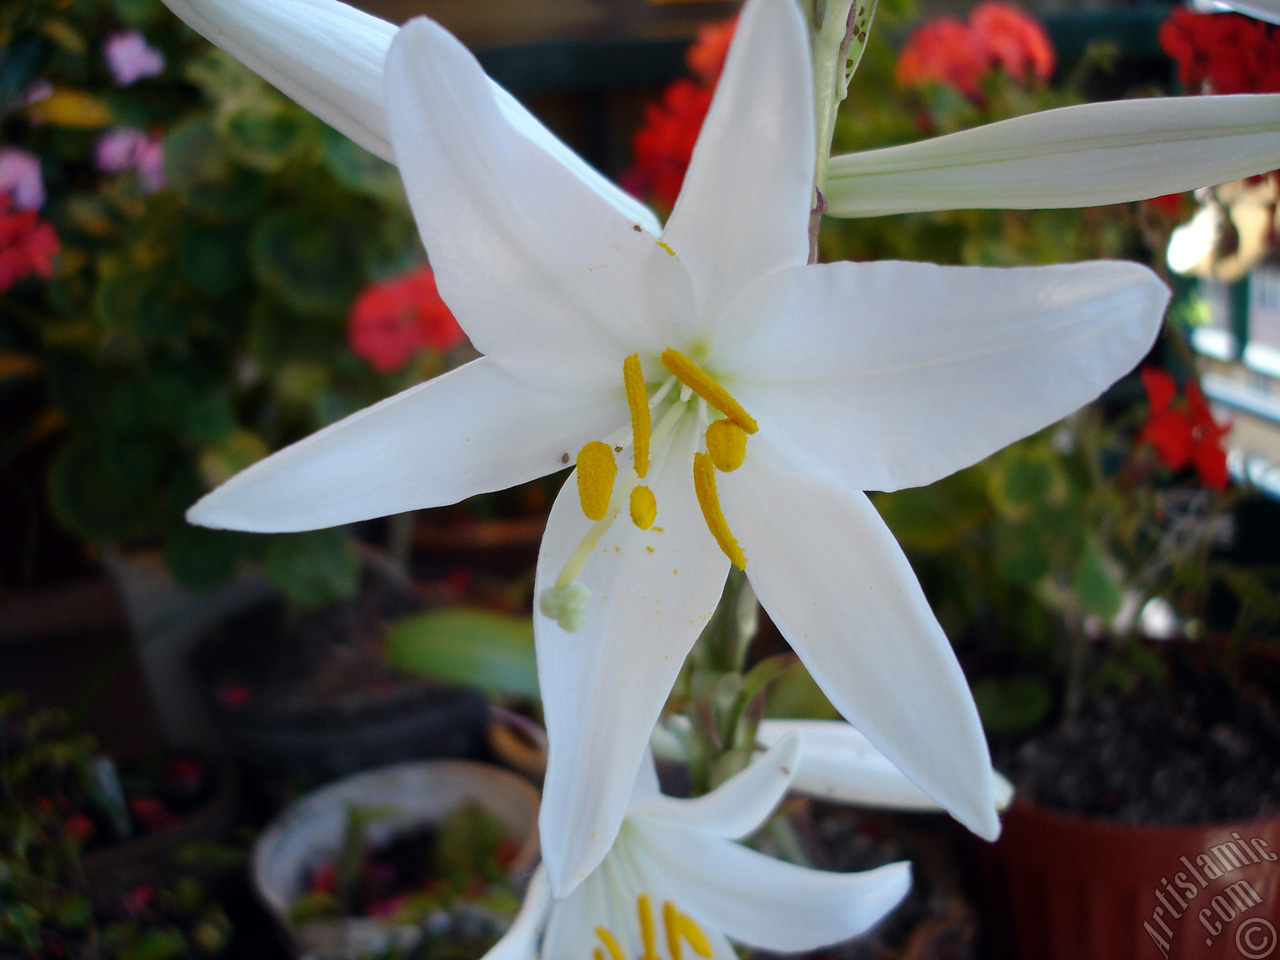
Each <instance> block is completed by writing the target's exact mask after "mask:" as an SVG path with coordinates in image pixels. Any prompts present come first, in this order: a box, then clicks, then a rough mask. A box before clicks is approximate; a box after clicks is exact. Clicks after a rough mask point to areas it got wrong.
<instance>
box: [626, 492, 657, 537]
mask: <svg viewBox="0 0 1280 960" xmlns="http://www.w3.org/2000/svg"><path fill="white" fill-rule="evenodd" d="M656 519H658V501H657V500H655V499H654V498H653V491H652V490H650V489H649V488H648V487H635V488H634V489H633V490H632V491H631V522H632V523H634V524H635V525H636V526H637V527H639V528H640V529H641V530H648V529H649V528H650V527H652V526H653V521H654V520H656Z"/></svg>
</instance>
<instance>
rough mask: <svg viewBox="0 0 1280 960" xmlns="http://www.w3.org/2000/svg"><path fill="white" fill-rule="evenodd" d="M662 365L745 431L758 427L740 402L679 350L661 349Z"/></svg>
mask: <svg viewBox="0 0 1280 960" xmlns="http://www.w3.org/2000/svg"><path fill="white" fill-rule="evenodd" d="M662 365H663V366H664V367H666V368H667V369H668V370H670V371H671V372H672V373H673V374H675V375H676V379H678V380H679V381H680V382H681V383H683V384H684V385H685V386H686V387H688V388H689V389H690V390H692V391H693V392H694V393H696V394H697V395H698V396H700V397H701V398H702V399H703V400H705V401H707V403H709V404H711V406H713V407H715V408H716V409H717V410H719V411H720V412H721V413H723V414H724V415H725V416H726V417H728V418H729V419H730V420H732V421H733V422H734V423H736V424H737V425H738V426H740V427H741V428H742V429H743V430H745V431H746V432H747V433H755V432H756V431H757V430H759V429H760V427H759V425H758V424H757V423H756V421H755V418H754V417H752V416H751V414H749V413H747V411H746V410H744V409H742V404H740V403H739V402H738V401H737V400H735V399H733V397H731V396H730V395H729V391H728V390H726V389H725V388H724V387H722V386H720V384H718V383H716V382H715V381H714V380H713V379H711V377H710V376H709V375H708V374H707V372H706V371H705V370H703V369H702V368H701V367H700V366H698V365H697V364H696V363H694V362H693V361H692V360H690V359H689V358H688V357H686V356H685V355H684V354H683V353H681V352H680V351H679V350H672V349H671V348H667V349H666V350H663V351H662Z"/></svg>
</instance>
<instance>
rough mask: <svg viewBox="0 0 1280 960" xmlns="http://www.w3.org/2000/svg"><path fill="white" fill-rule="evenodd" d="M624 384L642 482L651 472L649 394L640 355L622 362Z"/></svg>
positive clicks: (637, 468)
mask: <svg viewBox="0 0 1280 960" xmlns="http://www.w3.org/2000/svg"><path fill="white" fill-rule="evenodd" d="M622 382H623V383H624V384H625V385H626V388H627V406H629V407H630V408H631V437H632V441H633V443H634V446H635V464H636V476H637V477H639V478H640V479H641V480H643V479H644V475H645V474H646V473H648V472H649V433H650V430H651V425H650V421H649V394H648V392H647V391H646V390H645V388H644V371H643V370H641V368H640V354H638V353H633V354H632V355H631V356H629V357H627V359H626V360H624V361H623V362H622Z"/></svg>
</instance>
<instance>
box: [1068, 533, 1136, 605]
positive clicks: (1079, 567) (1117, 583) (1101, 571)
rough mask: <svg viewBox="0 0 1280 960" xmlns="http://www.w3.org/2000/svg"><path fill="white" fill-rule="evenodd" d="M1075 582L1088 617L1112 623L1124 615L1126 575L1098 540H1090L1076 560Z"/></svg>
mask: <svg viewBox="0 0 1280 960" xmlns="http://www.w3.org/2000/svg"><path fill="white" fill-rule="evenodd" d="M1071 580H1072V584H1073V586H1074V587H1075V591H1076V595H1077V596H1078V597H1079V598H1080V606H1081V609H1083V610H1084V611H1085V612H1086V613H1091V614H1093V615H1094V616H1096V617H1101V618H1102V619H1103V620H1110V619H1111V618H1112V617H1114V616H1115V615H1116V614H1117V613H1119V612H1120V606H1121V604H1122V603H1123V602H1124V573H1123V571H1122V570H1121V569H1120V565H1119V564H1118V563H1116V561H1115V560H1114V559H1113V558H1111V557H1110V556H1108V555H1106V554H1105V553H1104V552H1103V550H1102V547H1101V546H1100V545H1099V544H1098V543H1097V541H1096V540H1095V539H1094V538H1092V537H1090V538H1089V540H1088V542H1087V543H1086V544H1085V549H1084V550H1083V552H1081V554H1080V557H1079V558H1078V559H1077V560H1076V566H1075V569H1074V570H1073V571H1072V573H1071Z"/></svg>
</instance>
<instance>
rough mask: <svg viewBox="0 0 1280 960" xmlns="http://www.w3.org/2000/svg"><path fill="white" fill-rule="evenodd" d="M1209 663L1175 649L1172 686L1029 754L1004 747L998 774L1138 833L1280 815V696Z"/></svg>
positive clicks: (1089, 719) (1031, 792) (1033, 794)
mask: <svg viewBox="0 0 1280 960" xmlns="http://www.w3.org/2000/svg"><path fill="white" fill-rule="evenodd" d="M1201 653H1202V651H1198V650H1196V649H1195V647H1194V646H1192V645H1189V644H1188V645H1174V646H1172V647H1171V648H1170V650H1169V654H1168V657H1167V664H1168V675H1167V678H1166V682H1164V683H1159V684H1158V683H1154V682H1148V683H1144V684H1143V685H1142V686H1140V687H1139V688H1138V689H1137V690H1135V691H1134V692H1133V693H1132V694H1130V695H1128V696H1122V695H1120V694H1118V693H1111V692H1108V693H1104V694H1102V695H1099V696H1097V697H1095V698H1093V699H1092V700H1090V701H1089V702H1088V703H1087V704H1086V706H1085V707H1084V708H1083V709H1082V711H1081V713H1080V715H1079V716H1078V717H1077V718H1076V719H1075V720H1074V721H1072V722H1069V723H1062V724H1060V725H1059V726H1058V727H1056V728H1054V729H1052V730H1049V731H1047V732H1044V733H1041V734H1039V735H1037V736H1035V737H1033V738H1031V739H1029V740H1027V741H1025V742H1023V743H1021V744H1016V745H1015V744H995V745H994V747H995V749H994V751H993V752H994V753H995V756H996V766H997V768H999V769H1000V770H1001V771H1003V772H1004V773H1005V774H1006V775H1007V776H1008V777H1009V778H1010V779H1011V780H1012V781H1013V782H1014V784H1015V786H1016V787H1017V789H1018V792H1019V794H1020V795H1022V796H1024V797H1026V798H1028V799H1031V800H1034V801H1036V802H1038V803H1041V804H1043V805H1045V806H1048V807H1052V808H1054V809H1057V810H1062V811H1066V812H1069V813H1078V814H1083V815H1086V816H1095V817H1105V818H1110V819H1115V820H1122V821H1125V822H1128V823H1137V824H1165V825H1175V824H1190V823H1216V822H1222V821H1229V820H1241V819H1250V818H1255V817H1262V816H1269V815H1273V814H1275V813H1277V812H1280V722H1277V717H1276V714H1275V706H1274V705H1275V703H1276V698H1275V696H1274V691H1268V690H1266V689H1264V688H1262V687H1260V686H1259V685H1258V683H1256V682H1248V683H1234V684H1233V683H1229V682H1228V681H1227V679H1226V678H1225V677H1224V676H1223V675H1222V674H1221V673H1220V672H1218V671H1216V670H1214V669H1213V668H1212V665H1211V664H1210V663H1208V662H1206V658H1204V657H1203V656H1202V655H1201ZM1248 672H1249V671H1246V673H1248ZM1253 673H1254V675H1253V677H1252V678H1251V681H1257V680H1258V679H1259V677H1260V674H1258V673H1257V672H1256V671H1254V672H1253Z"/></svg>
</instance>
